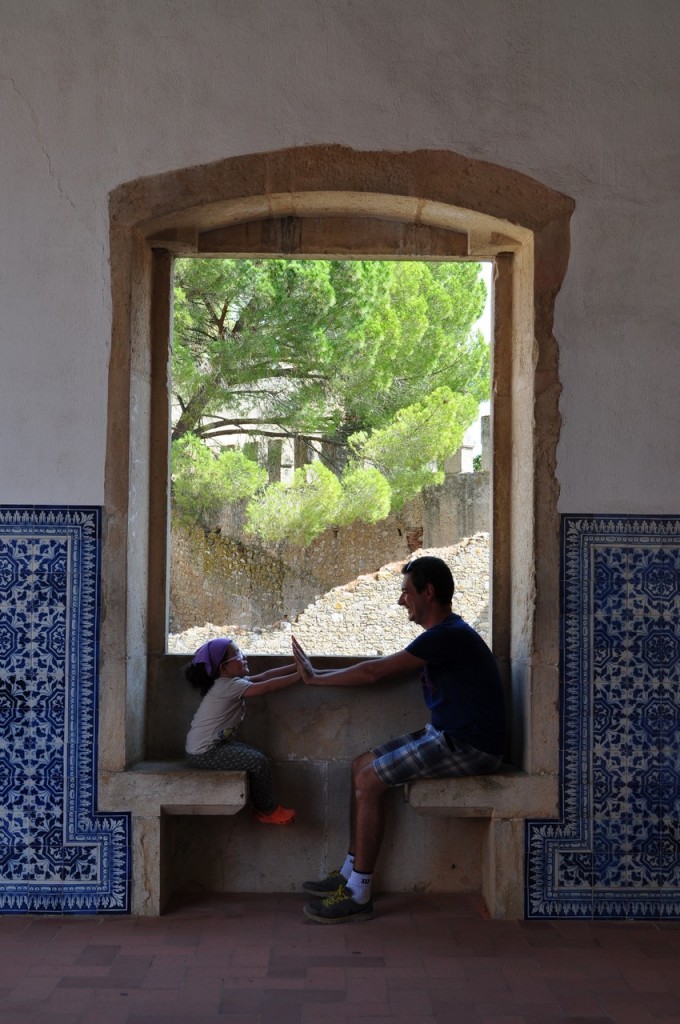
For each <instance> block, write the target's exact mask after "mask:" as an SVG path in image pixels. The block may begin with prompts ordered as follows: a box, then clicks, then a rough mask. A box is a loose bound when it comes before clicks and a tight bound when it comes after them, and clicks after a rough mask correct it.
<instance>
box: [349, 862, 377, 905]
mask: <svg viewBox="0 0 680 1024" xmlns="http://www.w3.org/2000/svg"><path fill="white" fill-rule="evenodd" d="M372 881H373V875H372V874H364V872H362V871H354V869H352V874H351V875H350V876H349V878H348V879H347V885H346V888H347V889H349V891H350V893H351V896H352V899H353V900H354V902H355V903H368V901H369V900H370V898H371V882H372Z"/></svg>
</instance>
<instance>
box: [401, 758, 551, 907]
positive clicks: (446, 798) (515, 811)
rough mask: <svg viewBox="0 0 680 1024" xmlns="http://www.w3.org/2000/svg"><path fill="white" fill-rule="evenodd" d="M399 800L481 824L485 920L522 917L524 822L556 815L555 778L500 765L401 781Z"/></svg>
mask: <svg viewBox="0 0 680 1024" xmlns="http://www.w3.org/2000/svg"><path fill="white" fill-rule="evenodd" d="M404 799H405V800H406V802H407V803H408V804H409V805H410V806H411V807H413V808H414V810H416V811H417V812H418V813H419V814H427V815H439V816H446V817H454V818H481V819H484V820H486V822H487V827H486V828H485V830H484V839H483V844H482V896H483V897H484V900H485V902H486V905H487V908H488V911H489V913H490V915H491V917H493V918H507V919H510V920H518V919H520V918H523V917H524V878H525V871H524V852H525V839H524V833H525V825H524V823H525V820H526V819H527V818H550V817H555V816H556V815H557V778H556V776H554V775H530V774H528V773H527V772H523V771H521V770H520V769H518V768H516V767H515V766H514V765H509V764H504V765H502V766H501V768H500V769H499V770H498V772H495V773H494V774H493V775H465V776H461V777H457V778H449V779H421V780H420V781H418V782H410V783H407V785H405V786H404Z"/></svg>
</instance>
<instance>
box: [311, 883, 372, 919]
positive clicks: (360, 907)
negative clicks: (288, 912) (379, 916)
mask: <svg viewBox="0 0 680 1024" xmlns="http://www.w3.org/2000/svg"><path fill="white" fill-rule="evenodd" d="M303 909H304V912H305V914H306V915H307V917H310V918H311V919H312V921H318V922H319V923H320V924H343V923H344V922H346V921H370V920H371V918H372V917H375V911H374V910H373V903H372V901H371V900H369V901H368V903H356V902H355V900H353V899H352V896H351V894H350V892H349V889H347V888H346V887H345V886H344V885H342V886H341V887H340V888H339V889H338V890H337V892H334V893H333V895H332V896H327V897H326V899H325V900H314V901H313V902H312V903H307V904H306V905H305V907H304V908H303Z"/></svg>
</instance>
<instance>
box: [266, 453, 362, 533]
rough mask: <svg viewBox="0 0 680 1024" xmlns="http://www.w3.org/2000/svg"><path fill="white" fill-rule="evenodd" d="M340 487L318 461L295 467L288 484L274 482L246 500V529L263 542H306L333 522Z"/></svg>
mask: <svg viewBox="0 0 680 1024" xmlns="http://www.w3.org/2000/svg"><path fill="white" fill-rule="evenodd" d="M341 491H342V488H341V486H340V481H339V480H338V478H337V477H336V476H335V474H334V473H332V472H331V470H330V469H326V467H325V466H323V465H322V464H321V463H320V462H314V463H313V464H311V465H309V466H303V467H302V468H300V469H296V470H295V473H294V474H293V479H292V481H291V483H289V484H283V483H275V484H272V485H271V486H270V487H268V488H267V489H266V490H265V491H264V493H263V494H261V495H260V496H259V497H256V498H253V500H252V501H250V502H249V503H248V510H247V515H248V525H247V531H248V533H252V534H255V535H256V536H258V537H259V538H260V539H261V540H263V541H265V542H272V541H279V540H287V541H291V542H292V543H295V544H300V543H303V544H309V543H310V542H311V541H312V540H314V538H315V537H317V536H318V535H319V534H320V533H323V531H324V530H325V529H326V527H327V526H328V524H329V523H330V522H333V519H334V516H335V512H336V509H337V507H338V503H339V501H340V497H341Z"/></svg>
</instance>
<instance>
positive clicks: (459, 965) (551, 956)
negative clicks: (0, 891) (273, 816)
mask: <svg viewBox="0 0 680 1024" xmlns="http://www.w3.org/2000/svg"><path fill="white" fill-rule="evenodd" d="M301 905H302V904H301V900H300V899H299V898H298V897H296V896H294V895H272V896H265V895H262V896H256V895H252V896H251V895H243V894H239V895H237V896H233V897H229V896H216V897H214V898H211V897H207V896H202V897H200V898H196V897H191V898H190V899H188V900H186V901H185V902H183V903H182V902H179V901H178V902H176V904H175V906H174V908H173V909H172V910H171V911H170V912H169V913H168V914H166V915H165V916H164V917H162V918H158V919H142V918H133V917H130V918H111V919H107V918H106V917H105V916H102V917H89V918H64V919H60V918H49V919H47V918H37V917H36V918H23V919H18V918H14V917H7V918H4V919H3V918H2V917H0V1024H406V1022H408V1024H453V1022H455V1024H680V972H679V971H678V970H677V962H678V957H679V956H680V923H676V922H669V921H664V922H649V921H644V922H588V921H557V922H543V921H523V922H505V921H491V920H489V919H488V917H487V916H486V915H485V914H484V913H482V911H481V909H480V905H479V901H478V900H477V899H476V898H470V897H437V898H436V899H435V898H433V897H421V896H405V895H402V896H385V897H382V898H379V902H378V903H377V906H378V913H379V916H378V917H376V919H375V920H374V921H371V922H366V923H365V924H361V925H357V924H354V925H349V926H344V925H338V926H334V927H320V926H317V925H314V923H313V922H310V921H309V920H308V919H307V918H305V917H304V915H303V914H302V912H301Z"/></svg>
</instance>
